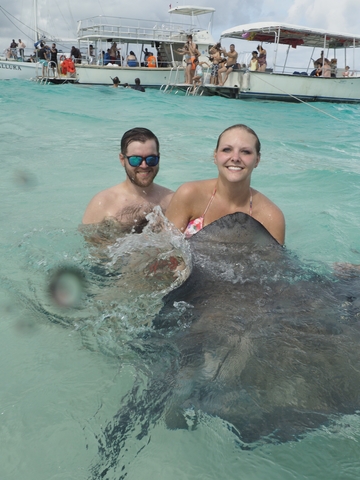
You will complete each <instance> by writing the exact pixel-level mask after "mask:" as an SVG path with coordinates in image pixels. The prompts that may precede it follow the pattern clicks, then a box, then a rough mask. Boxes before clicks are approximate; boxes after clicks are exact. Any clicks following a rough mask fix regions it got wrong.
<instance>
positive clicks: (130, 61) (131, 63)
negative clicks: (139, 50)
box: [126, 50, 139, 67]
mask: <svg viewBox="0 0 360 480" xmlns="http://www.w3.org/2000/svg"><path fill="white" fill-rule="evenodd" d="M126 63H127V66H128V67H138V66H139V64H138V61H137V58H136V55H135V53H134V52H133V51H132V50H130V53H129V55H128V56H127V57H126Z"/></svg>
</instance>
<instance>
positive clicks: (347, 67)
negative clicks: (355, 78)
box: [342, 65, 350, 77]
mask: <svg viewBox="0 0 360 480" xmlns="http://www.w3.org/2000/svg"><path fill="white" fill-rule="evenodd" d="M342 75H343V77H349V76H350V67H349V66H348V65H346V67H345V70H344V71H343V74H342Z"/></svg>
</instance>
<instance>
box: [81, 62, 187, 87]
mask: <svg viewBox="0 0 360 480" xmlns="http://www.w3.org/2000/svg"><path fill="white" fill-rule="evenodd" d="M171 75H172V76H173V78H175V75H176V73H175V72H174V70H173V69H172V68H148V67H111V66H99V65H77V66H76V78H77V80H78V83H80V84H85V85H112V83H113V82H112V78H114V77H118V78H119V80H120V82H121V84H124V83H128V84H129V85H134V84H135V78H140V82H141V85H143V86H144V87H153V88H160V87H161V85H164V84H167V83H168V82H169V79H170V77H171ZM179 75H180V76H181V79H183V76H184V74H183V71H180V72H179Z"/></svg>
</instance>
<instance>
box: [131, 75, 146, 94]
mask: <svg viewBox="0 0 360 480" xmlns="http://www.w3.org/2000/svg"><path fill="white" fill-rule="evenodd" d="M132 88H133V89H134V90H139V92H145V88H144V87H143V86H142V85H140V78H135V86H134V87H132Z"/></svg>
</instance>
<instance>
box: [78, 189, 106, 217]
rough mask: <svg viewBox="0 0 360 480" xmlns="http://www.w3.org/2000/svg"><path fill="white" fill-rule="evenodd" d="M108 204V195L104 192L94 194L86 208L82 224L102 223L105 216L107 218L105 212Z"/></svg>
mask: <svg viewBox="0 0 360 480" xmlns="http://www.w3.org/2000/svg"><path fill="white" fill-rule="evenodd" d="M108 203H109V200H108V195H106V194H105V193H104V192H100V193H98V194H96V195H95V197H93V198H92V199H91V200H90V203H89V205H88V206H87V207H86V210H85V213H84V216H83V219H82V223H84V224H88V223H100V222H102V221H103V220H104V219H105V218H106V217H107V216H109V214H108V211H107V206H108Z"/></svg>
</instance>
